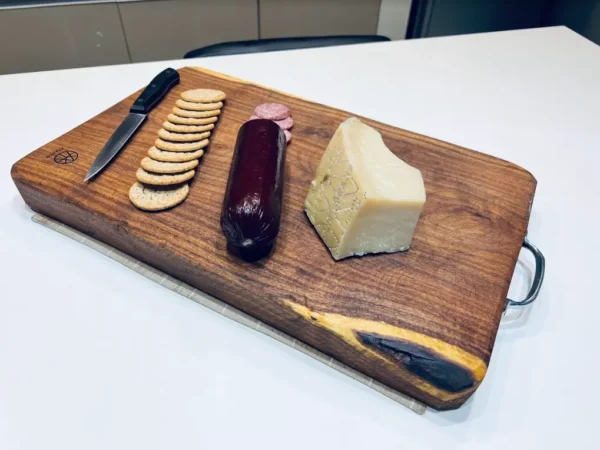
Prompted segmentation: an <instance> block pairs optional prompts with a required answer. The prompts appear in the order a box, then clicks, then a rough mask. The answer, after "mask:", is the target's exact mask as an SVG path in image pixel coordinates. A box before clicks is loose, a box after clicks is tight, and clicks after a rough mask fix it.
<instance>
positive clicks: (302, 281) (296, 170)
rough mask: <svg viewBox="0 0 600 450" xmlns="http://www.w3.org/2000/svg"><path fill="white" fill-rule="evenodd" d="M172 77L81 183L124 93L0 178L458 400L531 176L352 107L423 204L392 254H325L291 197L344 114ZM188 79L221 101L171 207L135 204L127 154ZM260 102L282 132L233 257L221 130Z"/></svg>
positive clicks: (504, 278)
mask: <svg viewBox="0 0 600 450" xmlns="http://www.w3.org/2000/svg"><path fill="white" fill-rule="evenodd" d="M179 73H180V76H181V82H180V84H179V85H178V86H176V87H175V88H173V89H172V90H171V91H170V92H169V94H168V95H167V96H166V97H165V98H164V99H163V100H162V102H161V103H160V105H158V106H157V107H156V108H155V109H154V110H153V111H152V112H151V113H150V115H149V117H148V120H147V121H146V123H145V124H144V125H143V127H142V129H141V131H140V132H138V133H137V134H136V135H135V136H134V137H133V139H132V140H131V141H130V143H129V144H128V145H127V147H126V148H125V149H124V150H123V151H122V152H121V154H120V156H119V157H118V158H117V159H116V160H115V161H114V162H113V163H112V164H111V165H110V166H109V167H108V168H107V169H106V170H105V171H104V172H103V173H102V174H101V175H100V176H99V177H98V178H97V179H95V180H94V181H93V182H91V183H87V184H86V183H84V182H83V178H84V176H85V174H86V172H87V169H88V168H89V167H90V165H91V163H92V161H93V160H94V158H95V157H96V155H97V154H98V152H99V151H100V149H101V148H102V146H103V145H104V143H105V142H106V140H107V139H108V138H109V136H110V135H111V134H112V132H113V131H114V130H115V128H116V127H117V126H118V125H119V123H120V122H121V121H122V120H123V118H124V117H125V116H126V114H127V112H128V110H129V107H130V106H131V103H132V102H133V100H134V99H135V97H136V95H137V93H136V94H132V95H131V96H130V97H128V98H126V99H124V100H123V101H121V102H120V103H118V104H116V105H114V106H112V107H111V108H109V109H107V110H106V111H104V112H102V113H100V114H99V115H97V116H96V117H94V118H92V119H90V120H89V121H87V122H85V123H84V124H82V125H80V126H78V127H77V128H75V129H73V130H71V131H69V132H68V133H66V134H64V135H63V136H61V137H59V138H57V139H56V140H54V141H52V142H50V143H48V144H46V145H44V146H42V147H41V148H39V149H37V150H35V151H33V152H32V153H31V154H29V155H27V156H26V157H24V158H23V159H21V160H20V161H18V162H17V163H16V164H15V165H14V166H13V168H12V177H13V179H14V182H15V184H16V185H17V188H18V190H19V192H20V193H21V195H22V196H23V198H24V200H25V201H26V203H27V204H28V205H29V206H30V207H31V208H32V209H33V210H35V211H38V212H40V213H43V214H45V215H48V216H50V217H53V218H55V219H57V220H59V221H61V222H63V223H65V224H67V225H70V226H72V227H74V228H76V229H79V230H80V231H82V232H84V233H86V234H88V235H90V236H92V237H94V238H96V239H99V240H101V241H103V242H106V243H107V244H109V245H111V246H113V247H115V248H117V249H119V250H121V251H123V252H126V253H128V254H130V255H131V256H133V257H135V258H137V259H140V260H142V261H144V262H146V263H148V264H150V265H152V266H155V267H156V268H158V269H160V270H162V271H164V272H166V273H168V274H170V275H172V276H174V277H176V278H178V279H180V280H182V281H184V282H186V283H188V284H190V285H192V286H195V287H196V288H198V289H200V290H202V291H204V292H206V293H208V294H210V295H212V296H214V297H217V298H219V299H221V300H223V301H224V302H226V303H229V304H231V305H232V306H234V307H236V308H238V309H240V310H242V311H244V312H246V313H248V314H250V315H252V316H254V317H256V318H258V319H260V320H262V321H264V322H266V323H268V324H269V325H271V326H273V327H275V328H277V329H279V330H281V331H283V332H285V333H287V334H289V335H291V336H293V337H295V338H296V339H298V340H300V341H302V342H304V343H306V344H308V345H310V346H312V347H314V348H316V349H318V350H320V351H322V352H324V353H326V354H328V355H329V356H331V357H333V358H334V359H337V360H339V361H341V362H342V363H344V364H346V365H348V366H351V367H353V368H355V369H356V370H358V371H360V372H362V373H364V374H366V375H368V376H371V377H372V378H374V379H376V380H378V381H380V382H382V383H384V384H386V385H388V386H390V387H392V388H393V389H396V390H399V391H401V392H404V393H406V394H408V395H410V396H412V397H414V398H416V399H418V400H420V401H422V402H424V403H426V404H427V405H429V406H432V407H434V408H436V409H453V408H457V407H459V406H460V405H462V404H463V403H464V402H465V401H466V400H467V399H468V398H469V397H470V396H471V395H472V394H473V393H474V391H475V390H476V389H477V387H478V386H479V384H480V383H481V381H482V379H483V377H484V376H485V373H486V371H487V367H488V363H489V361H490V356H491V352H492V349H493V346H494V341H495V338H496V333H497V330H498V325H499V322H500V317H501V315H502V311H503V308H504V304H505V298H506V294H507V292H508V288H509V284H510V280H511V277H512V274H513V270H514V267H515V264H516V260H517V257H518V255H519V251H520V248H521V244H522V242H523V239H524V237H525V235H526V230H527V224H528V221H529V215H530V208H531V203H532V201H533V196H534V192H535V187H536V181H535V179H534V177H533V176H532V175H531V174H530V173H529V172H527V171H526V170H524V169H522V168H520V167H518V166H516V165H514V164H511V163H508V162H506V161H502V160H500V159H497V158H493V157H491V156H487V155H484V154H482V153H478V152H475V151H472V150H468V149H464V148H461V147H457V146H455V145H452V144H448V143H445V142H441V141H438V140H435V139H431V138H428V137H425V136H421V135H418V134H415V133H411V132H408V131H404V130H401V129H398V128H394V127H392V126H389V125H384V124H382V123H378V122H375V121H372V120H369V119H367V118H362V117H361V118H360V119H361V121H363V122H364V123H366V124H368V125H370V126H372V127H374V128H375V129H377V130H378V131H379V132H380V133H381V134H382V136H383V139H384V141H385V143H386V145H387V146H388V147H389V148H390V149H391V150H392V151H393V152H394V153H395V154H396V155H397V156H398V157H400V158H401V159H403V160H404V161H405V162H407V163H408V164H410V165H411V166H414V167H417V168H418V169H420V170H421V172H422V175H423V179H424V182H425V187H426V191H427V202H426V203H425V208H424V210H423V212H422V214H421V218H420V220H419V223H418V226H417V229H416V231H415V234H414V239H413V243H412V247H411V249H410V250H409V251H408V252H403V253H394V254H389V255H387V254H386V255H374V256H364V257H352V258H347V259H344V260H340V261H335V260H334V259H333V258H332V257H331V255H330V253H329V251H328V249H327V248H326V247H325V245H324V244H323V243H322V241H321V239H320V238H319V236H318V234H317V233H316V232H315V231H314V229H313V227H312V226H311V224H310V222H309V221H308V219H307V217H306V215H305V213H304V207H303V204H304V199H305V197H306V194H307V191H308V187H309V184H310V182H311V180H312V177H313V175H314V173H315V170H316V166H317V165H318V163H319V160H320V158H321V156H322V154H323V152H324V151H325V148H326V146H327V143H328V142H329V140H330V139H331V137H332V135H333V133H334V132H335V130H336V129H337V127H338V125H339V124H340V123H341V122H342V121H344V120H345V119H347V118H348V117H350V116H354V115H355V114H350V113H347V112H344V111H340V110H337V109H334V108H330V107H327V106H323V105H320V104H317V103H313V102H310V101H307V100H304V99H301V98H298V97H294V96H291V95H287V94H284V93H281V92H277V91H273V90H271V89H268V88H265V87H262V86H258V85H254V84H251V83H248V82H245V81H242V80H238V79H234V78H231V77H229V76H226V75H222V74H218V73H214V72H210V71H207V70H203V69H193V68H185V69H181V70H179ZM196 87H209V88H214V89H220V90H222V91H224V92H226V93H227V100H226V102H225V103H226V104H225V107H224V108H223V113H222V115H221V117H220V119H219V121H218V123H217V124H216V127H215V129H214V130H213V135H212V137H211V142H210V145H209V147H208V148H207V151H206V154H205V155H204V157H203V158H202V160H201V163H200V166H199V168H198V169H199V171H198V173H197V174H196V177H195V179H194V181H193V183H192V184H191V186H190V193H189V196H188V198H187V200H186V201H185V202H184V203H183V204H181V205H180V206H178V207H176V208H173V209H171V210H167V211H162V212H159V213H147V212H143V211H140V210H138V209H136V208H135V207H134V206H133V205H132V204H131V203H130V201H129V198H128V191H129V188H130V187H131V185H132V183H134V182H135V177H136V175H135V174H136V170H137V168H138V167H139V164H140V160H141V159H142V158H143V157H144V156H145V155H146V153H147V151H148V149H149V148H150V147H151V146H152V145H153V142H154V140H155V138H156V134H157V132H158V130H159V129H160V128H161V125H162V123H163V121H164V120H165V118H166V117H167V115H168V114H169V113H170V110H171V109H172V108H173V106H174V104H175V102H176V100H177V99H178V98H179V96H180V93H181V92H183V91H185V90H188V89H193V88H196ZM264 102H277V103H283V104H286V105H288V106H289V107H290V109H291V110H292V111H293V116H294V122H295V125H294V129H293V132H294V138H293V140H292V142H291V143H290V144H289V146H288V148H287V160H286V173H285V177H286V179H285V189H284V201H283V213H282V217H281V231H280V234H279V237H278V240H277V246H276V250H275V252H273V254H272V256H271V257H270V258H268V259H265V260H262V261H260V262H258V263H247V262H244V261H242V260H240V259H238V258H236V257H235V256H232V255H230V254H229V253H228V252H227V249H226V241H225V237H224V236H223V234H222V232H221V229H220V226H219V217H220V213H221V205H222V202H223V195H224V193H225V187H226V183H227V177H228V172H229V167H230V163H231V158H232V152H233V147H234V145H235V141H236V135H237V132H238V130H239V128H240V126H241V125H242V123H244V122H245V121H246V120H247V118H248V117H249V116H250V115H251V114H252V111H253V109H254V107H255V106H256V105H258V104H261V103H264ZM82 301H85V300H82Z"/></svg>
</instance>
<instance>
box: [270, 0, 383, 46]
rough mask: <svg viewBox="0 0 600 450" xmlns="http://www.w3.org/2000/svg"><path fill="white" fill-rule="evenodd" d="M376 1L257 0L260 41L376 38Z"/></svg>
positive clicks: (377, 8)
mask: <svg viewBox="0 0 600 450" xmlns="http://www.w3.org/2000/svg"><path fill="white" fill-rule="evenodd" d="M379 3H380V0H260V4H259V5H260V34H261V38H277V37H294V36H321V35H323V36H331V35H336V34H376V33H377V21H378V18H379Z"/></svg>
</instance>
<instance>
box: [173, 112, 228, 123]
mask: <svg viewBox="0 0 600 450" xmlns="http://www.w3.org/2000/svg"><path fill="white" fill-rule="evenodd" d="M167 119H168V121H169V122H171V123H174V124H176V125H208V124H211V123H215V122H216V121H217V117H205V118H204V119H195V118H192V117H180V116H176V115H175V114H169V115H168V116H167Z"/></svg>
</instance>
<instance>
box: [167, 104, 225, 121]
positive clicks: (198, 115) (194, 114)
mask: <svg viewBox="0 0 600 450" xmlns="http://www.w3.org/2000/svg"><path fill="white" fill-rule="evenodd" d="M173 113H174V114H176V115H178V116H179V117H187V118H192V119H206V118H207V117H216V116H218V115H219V114H221V110H220V109H212V110H210V111H188V110H187V109H181V108H178V107H177V106H176V107H175V108H173Z"/></svg>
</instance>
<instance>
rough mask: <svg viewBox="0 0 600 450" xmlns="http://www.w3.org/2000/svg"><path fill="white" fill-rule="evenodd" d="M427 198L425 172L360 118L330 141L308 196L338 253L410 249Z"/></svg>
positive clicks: (316, 221) (308, 206)
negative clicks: (392, 147)
mask: <svg viewBox="0 0 600 450" xmlns="http://www.w3.org/2000/svg"><path fill="white" fill-rule="evenodd" d="M424 203H425V186H424V184H423V178H422V176H421V172H420V171H419V170H418V169H415V168H414V167H411V166H409V165H408V164H406V163H405V162H404V161H402V160H401V159H399V158H398V157H396V156H395V155H394V154H393V153H392V152H391V151H390V150H389V149H388V148H387V147H386V146H385V144H384V142H383V139H382V138H381V134H379V132H377V131H376V130H375V129H373V128H371V127H369V126H368V125H365V124H363V123H362V122H360V120H358V119H356V118H350V119H347V120H346V121H344V122H343V123H342V124H340V126H339V127H338V129H337V131H336V132H335V134H334V135H333V138H332V139H331V141H330V142H329V145H328V146H327V149H326V150H325V153H324V154H323V157H322V158H321V162H320V163H319V166H318V168H317V172H316V174H315V179H314V180H313V182H312V183H311V186H310V188H309V191H308V195H307V196H306V200H305V202H304V207H305V210H306V213H307V215H308V218H309V219H310V221H311V222H312V224H313V225H314V227H315V228H316V230H317V232H318V233H319V235H320V236H321V239H323V241H324V242H325V244H326V245H327V247H328V248H329V250H330V252H331V254H332V256H333V257H334V258H335V259H342V258H345V257H348V256H353V255H364V254H366V253H380V252H389V253H391V252H397V251H404V250H408V248H409V247H410V244H411V242H412V236H413V233H414V230H415V228H416V226H417V222H418V220H419V216H420V214H421V210H422V208H423V205H424Z"/></svg>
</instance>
